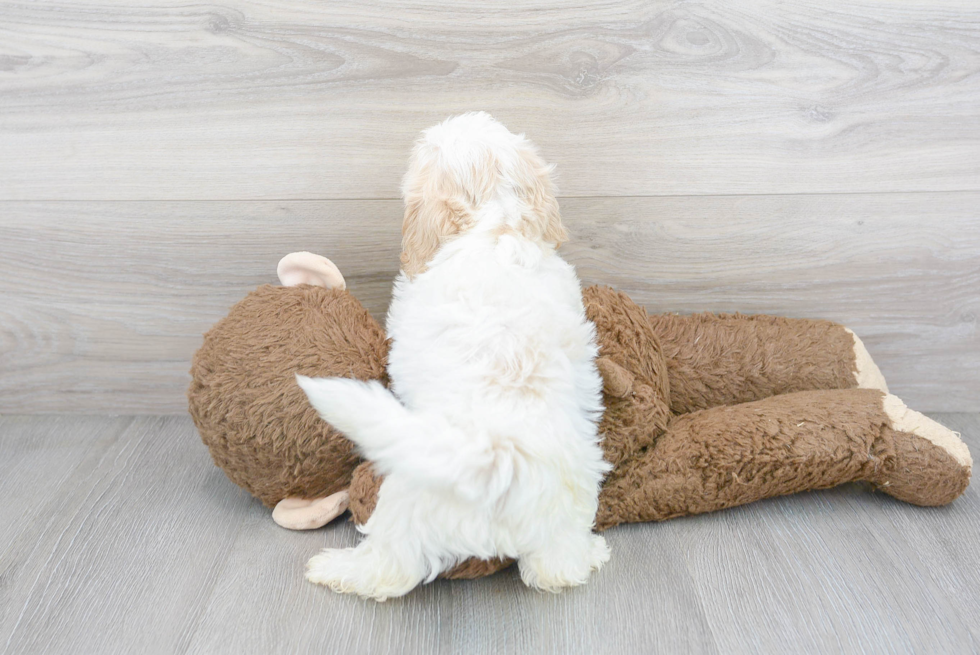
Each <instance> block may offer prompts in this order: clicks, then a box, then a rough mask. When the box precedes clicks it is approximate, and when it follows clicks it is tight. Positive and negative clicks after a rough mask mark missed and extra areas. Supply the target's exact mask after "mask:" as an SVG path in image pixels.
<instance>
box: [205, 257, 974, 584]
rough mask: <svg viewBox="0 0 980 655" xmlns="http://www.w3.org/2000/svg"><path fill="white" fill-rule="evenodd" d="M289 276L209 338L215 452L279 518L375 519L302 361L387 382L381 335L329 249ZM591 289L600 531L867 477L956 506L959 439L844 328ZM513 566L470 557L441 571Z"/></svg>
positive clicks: (923, 500) (369, 495)
mask: <svg viewBox="0 0 980 655" xmlns="http://www.w3.org/2000/svg"><path fill="white" fill-rule="evenodd" d="M279 274H280V279H281V280H282V282H283V284H285V285H287V286H283V287H273V286H263V287H260V288H259V289H257V290H256V291H254V292H253V293H251V294H250V295H249V296H248V297H246V298H245V299H244V300H243V301H241V302H240V303H239V304H237V305H236V306H235V307H233V308H232V310H231V312H230V313H229V315H228V316H227V317H226V318H224V319H222V320H221V321H220V322H219V323H218V324H217V325H215V326H214V328H212V329H211V331H209V332H208V333H207V334H206V335H205V340H204V345H203V346H202V347H201V349H200V350H199V351H198V352H197V354H196V355H195V357H194V362H193V366H192V370H191V374H192V377H193V382H192V384H191V387H190V389H189V391H188V398H189V404H190V413H191V416H192V417H193V418H194V421H195V423H196V424H197V426H198V429H199V430H200V432H201V436H202V438H203V440H204V442H205V443H206V444H207V445H208V448H209V449H210V451H211V454H212V457H213V458H214V460H215V463H216V464H218V466H219V467H221V468H222V469H223V470H224V471H225V472H226V473H227V474H228V477H229V478H231V479H232V481H234V482H235V483H236V484H238V485H240V486H242V487H244V488H245V489H246V490H248V491H249V492H250V493H252V494H253V495H255V496H256V497H258V498H259V499H260V500H261V501H262V502H263V503H265V504H266V505H267V506H270V507H271V506H276V510H275V511H274V513H273V516H274V518H275V519H276V521H277V522H278V523H280V525H283V526H285V527H290V528H293V529H306V528H312V527H319V526H321V525H324V524H325V523H327V522H328V521H330V520H331V519H333V518H334V517H336V516H337V515H339V514H341V513H342V512H343V511H344V509H345V508H346V507H347V504H348V499H349V505H350V510H351V513H352V515H353V517H354V520H355V521H356V522H357V523H358V524H363V523H364V522H365V521H366V520H367V518H368V517H369V516H370V514H371V512H372V510H373V508H374V503H375V501H376V497H377V490H378V488H379V486H380V484H381V480H380V479H378V478H376V477H375V476H374V475H373V474H372V471H371V469H370V464H369V463H366V462H365V463H362V464H360V466H357V464H358V462H359V460H358V458H357V456H356V454H355V453H353V452H352V446H351V444H350V442H349V441H347V440H346V439H345V438H344V437H343V436H342V435H341V434H340V433H338V432H337V431H335V430H333V429H332V428H331V427H330V426H328V425H327V424H325V423H324V422H323V421H321V420H320V419H319V418H318V416H317V414H316V412H315V410H313V408H312V407H311V406H310V405H309V403H308V402H307V401H306V398H305V396H304V395H303V393H302V391H301V390H300V389H299V387H298V386H297V384H296V382H295V374H296V373H300V374H303V375H308V376H312V377H326V376H338V375H342V376H349V377H354V378H358V379H362V380H368V379H378V380H382V381H386V377H385V359H386V354H387V341H386V338H385V335H384V331H383V330H382V328H381V327H380V326H379V325H378V324H377V322H376V321H374V320H373V319H372V318H371V316H370V314H368V312H367V311H366V310H365V309H364V308H363V306H361V304H360V303H358V302H357V300H355V299H354V298H353V296H351V295H350V294H349V293H348V292H347V291H346V290H345V285H344V282H343V277H342V276H341V275H340V272H339V271H338V270H337V269H336V267H335V266H333V264H332V263H330V262H329V260H326V259H323V258H320V257H317V256H315V255H311V254H309V253H294V254H292V255H289V256H287V257H286V258H284V259H283V261H282V262H280V266H279ZM291 285H298V286H291ZM584 300H585V306H586V312H587V314H588V317H589V319H590V320H592V321H593V322H594V323H595V324H596V329H597V334H598V338H599V345H600V356H599V359H598V360H597V365H598V367H599V370H600V372H601V373H602V376H603V380H604V392H605V394H604V400H605V405H606V410H605V413H604V415H603V418H602V423H601V425H600V433H601V434H602V435H603V450H604V454H605V457H606V459H607V460H608V461H609V462H610V463H611V464H613V467H614V468H613V471H612V472H611V473H610V474H609V476H608V477H607V479H606V481H605V483H604V486H603V489H602V491H601V494H600V497H599V511H598V514H597V516H596V528H597V529H598V530H605V529H607V528H609V527H612V526H614V525H618V524H620V523H624V522H637V521H659V520H664V519H668V518H672V517H675V516H682V515H687V514H698V513H701V512H706V511H711V510H715V509H721V508H724V507H732V506H735V505H740V504H743V503H748V502H752V501H754V500H759V499H762V498H768V497H771V496H778V495H783V494H789V493H795V492H798V491H804V490H810V489H821V488H827V487H832V486H835V485H838V484H842V483H845V482H854V481H866V482H869V483H871V484H872V485H874V486H875V487H876V488H878V489H880V490H882V491H884V492H885V493H888V494H890V495H892V496H894V497H895V498H898V499H900V500H903V501H906V502H910V503H914V504H917V505H942V504H945V503H949V502H951V501H952V500H953V499H955V498H956V497H957V496H959V495H960V494H961V493H962V492H963V491H964V490H965V489H966V487H967V485H968V484H969V480H970V474H971V469H972V461H971V458H970V453H969V451H968V449H967V447H966V445H965V444H964V443H963V442H962V441H961V440H960V439H959V436H958V435H957V434H956V433H954V432H952V431H951V430H948V429H947V428H945V427H943V426H942V425H940V424H938V423H936V422H935V421H932V420H931V419H929V418H927V417H925V416H923V415H921V414H919V413H917V412H914V411H912V410H909V409H908V408H906V407H905V405H904V404H903V403H902V401H901V400H899V399H898V398H896V397H895V396H892V395H889V394H888V393H887V388H886V387H885V382H884V379H883V378H882V376H881V374H880V372H879V371H878V368H877V366H875V364H874V362H873V361H872V360H871V357H870V356H869V355H868V353H867V351H866V350H865V348H864V346H863V344H862V343H861V341H860V340H859V339H858V338H857V336H855V335H854V334H853V333H852V332H851V331H849V330H847V329H846V328H844V327H842V326H840V325H836V324H834V323H830V322H828V321H813V320H800V319H784V318H776V317H769V316H741V315H738V314H736V315H720V316H715V315H711V314H699V315H693V316H678V315H673V314H663V315H655V316H649V315H648V314H647V313H646V312H645V311H644V310H643V309H642V308H641V307H639V306H637V305H636V304H635V303H633V302H632V301H631V300H630V299H629V297H627V296H626V295H625V294H623V293H619V292H616V291H614V290H612V289H609V288H603V287H589V288H587V289H585V291H584ZM355 467H356V470H355ZM508 564H509V562H506V561H492V562H484V561H479V560H468V561H466V562H463V563H462V564H460V565H459V566H457V567H456V568H455V569H453V570H451V571H448V572H446V573H444V574H443V576H444V577H456V578H460V577H476V576H479V575H485V574H487V573H491V572H493V571H494V570H497V569H499V568H502V567H504V566H506V565H508Z"/></svg>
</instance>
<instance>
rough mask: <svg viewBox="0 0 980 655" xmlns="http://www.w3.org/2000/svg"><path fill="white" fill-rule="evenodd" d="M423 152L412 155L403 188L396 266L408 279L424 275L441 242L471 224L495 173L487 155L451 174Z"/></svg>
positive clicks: (491, 190)
mask: <svg viewBox="0 0 980 655" xmlns="http://www.w3.org/2000/svg"><path fill="white" fill-rule="evenodd" d="M428 154H429V153H422V154H419V153H417V154H416V157H415V160H416V161H415V163H413V165H412V166H411V168H410V170H409V172H408V174H407V175H406V176H405V183H404V186H403V193H404V196H405V217H404V219H403V221H402V254H401V265H402V270H403V271H405V273H406V274H407V275H408V276H409V277H414V276H415V275H418V274H419V273H422V272H424V271H425V270H426V268H427V267H428V263H429V262H430V261H431V260H432V258H433V257H434V256H435V254H436V252H438V250H439V248H440V247H441V246H442V244H444V243H445V242H446V241H447V240H448V239H449V238H451V237H453V236H456V235H458V234H460V233H462V232H463V231H465V230H466V229H468V228H469V227H470V226H472V224H473V215H474V212H475V209H476V208H477V207H479V206H480V205H482V204H483V202H484V201H485V200H486V199H487V198H488V197H489V196H490V195H491V194H492V193H493V188H494V185H495V184H496V180H497V175H498V170H497V168H498V167H497V164H496V161H494V159H493V158H492V157H491V156H489V155H487V156H486V157H483V158H481V159H480V160H479V161H478V163H475V164H472V165H471V166H468V167H463V168H460V169H459V170H456V169H453V168H451V167H447V166H437V165H436V163H434V162H433V161H431V157H426V155H428Z"/></svg>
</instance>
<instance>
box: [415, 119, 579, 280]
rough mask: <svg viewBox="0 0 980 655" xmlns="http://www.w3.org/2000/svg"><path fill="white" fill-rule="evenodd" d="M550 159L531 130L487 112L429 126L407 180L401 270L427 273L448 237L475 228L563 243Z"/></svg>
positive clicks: (543, 242) (546, 243) (545, 242)
mask: <svg viewBox="0 0 980 655" xmlns="http://www.w3.org/2000/svg"><path fill="white" fill-rule="evenodd" d="M552 169H553V167H552V166H549V165H547V164H545V163H544V161H543V160H542V159H541V157H540V156H539V155H538V153H537V150H536V149H535V148H534V145H533V144H531V142H530V141H528V140H527V139H525V138H524V135H523V134H521V135H517V134H511V133H510V132H509V131H508V130H507V128H505V127H504V126H503V125H501V124H500V123H498V122H497V121H495V120H494V119H493V118H492V117H491V116H490V115H489V114H487V113H485V112H476V113H469V114H462V115H460V116H455V117H453V118H450V119H448V120H446V121H444V122H442V123H439V124H438V125H435V126H433V127H430V128H429V129H427V130H425V131H424V132H423V133H422V135H421V137H419V139H418V141H416V143H415V148H414V150H413V151H412V158H411V161H410V162H409V168H408V172H407V173H406V174H405V178H404V180H403V182H402V195H403V197H404V199H405V218H404V221H403V223H402V254H401V264H402V270H403V271H405V273H406V274H407V275H408V276H409V277H413V276H415V275H417V274H419V273H422V272H423V271H425V269H426V268H427V266H428V264H429V262H430V261H431V260H432V258H433V257H434V256H435V254H436V252H438V250H439V248H440V247H441V246H442V244H444V243H445V242H446V241H448V240H450V239H452V238H454V237H456V236H459V235H461V234H463V233H465V232H467V231H470V230H475V229H483V230H488V231H489V230H496V231H497V233H498V234H504V233H507V232H511V233H517V234H520V235H522V236H523V237H524V238H527V239H530V240H532V241H534V242H536V243H539V244H541V245H542V246H550V247H553V248H557V247H558V246H559V245H560V244H561V243H562V242H563V241H564V240H565V239H566V238H567V234H566V232H565V228H564V227H563V226H562V224H561V214H560V213H559V211H558V201H557V200H556V199H555V192H554V186H553V184H552V181H551V172H552Z"/></svg>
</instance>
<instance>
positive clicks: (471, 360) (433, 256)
mask: <svg viewBox="0 0 980 655" xmlns="http://www.w3.org/2000/svg"><path fill="white" fill-rule="evenodd" d="M550 171H551V169H550V167H549V166H547V165H546V164H545V163H544V162H543V161H542V160H541V159H540V157H539V156H538V155H537V153H536V151H535V150H534V147H533V146H532V145H531V144H530V142H528V141H527V140H526V139H525V138H524V137H523V136H519V135H514V134H511V133H510V132H508V131H507V130H506V129H505V128H504V127H503V126H502V125H500V124H499V123H497V122H496V121H494V120H493V119H492V118H491V117H490V116H489V115H487V114H483V113H478V114H465V115H463V116H458V117H456V118H453V119H450V120H448V121H446V122H444V123H441V124H439V125H437V126H435V127H433V128H430V129H429V130H426V132H425V133H424V134H423V135H422V138H421V139H420V140H419V141H418V143H417V144H416V146H415V150H414V153H413V155H412V162H411V166H410V168H409V171H408V174H407V175H406V177H405V181H404V195H405V205H406V208H405V220H404V226H403V234H404V238H403V253H402V266H403V271H402V274H401V275H400V276H399V278H398V280H397V281H396V283H395V288H394V293H393V298H392V303H391V308H390V310H389V315H388V326H387V327H388V334H389V336H390V337H391V339H392V345H391V350H390V355H389V360H388V372H389V376H390V378H391V383H392V391H393V392H394V393H392V391H389V390H387V389H385V388H384V387H383V386H381V385H380V384H378V383H377V382H373V383H362V382H357V381H353V380H348V379H342V378H330V379H323V380H312V379H309V378H299V379H298V380H299V383H300V385H301V386H302V387H303V389H304V390H305V391H306V393H307V396H308V397H309V398H310V401H311V402H312V404H313V406H314V407H316V409H317V410H318V411H319V412H320V415H321V416H322V417H323V418H324V419H325V420H327V421H328V422H330V423H331V424H332V425H333V426H334V427H336V428H337V429H339V430H340V431H342V432H343V433H344V434H346V435H347V436H348V437H349V438H350V439H351V440H352V441H354V443H355V444H356V445H357V446H358V448H359V450H360V452H361V453H362V454H363V455H364V456H365V457H367V458H368V459H370V460H371V461H372V463H373V465H374V466H375V468H376V469H377V470H378V471H379V472H380V473H382V474H384V475H385V481H384V483H383V484H382V486H381V489H380V491H379V494H378V504H377V507H376V509H375V511H374V513H373V514H372V515H371V518H370V519H369V520H368V521H367V523H366V524H365V525H364V526H363V532H364V533H365V538H364V540H363V541H362V542H361V543H360V544H359V545H358V546H357V547H356V548H353V549H346V550H325V551H324V552H323V553H321V554H320V555H318V556H316V557H314V558H312V559H311V560H310V562H309V565H308V568H307V577H308V578H309V579H310V580H311V581H313V582H317V583H320V584H324V585H328V586H329V587H331V588H332V589H334V590H336V591H340V592H346V593H356V594H359V595H362V596H367V597H371V598H375V599H377V600H384V599H385V598H389V597H392V596H400V595H403V594H405V593H408V592H409V591H410V590H411V589H412V588H414V587H415V586H416V585H418V584H419V583H422V582H428V581H431V580H433V579H434V578H435V577H436V576H437V575H438V574H439V573H440V572H441V571H444V570H446V569H448V568H451V567H452V566H454V565H455V564H456V563H458V562H460V561H462V560H464V559H466V558H468V557H478V558H483V559H490V558H494V557H511V558H516V559H517V560H518V565H519V567H520V571H521V577H522V579H523V580H524V582H525V583H527V584H528V585H529V586H531V587H535V588H538V589H543V590H548V591H557V590H559V589H561V588H562V587H567V586H572V585H579V584H583V583H585V582H586V580H587V579H588V577H589V575H590V573H591V571H593V570H596V569H598V568H599V567H600V566H601V565H602V564H603V562H605V561H606V560H607V559H608V558H609V549H608V547H607V546H606V543H605V541H604V540H603V539H602V537H600V536H598V535H595V534H593V533H592V527H593V523H594V521H595V513H596V509H597V507H598V494H599V487H600V484H601V482H602V479H603V476H604V474H605V473H606V472H607V471H608V469H609V466H608V464H607V463H606V462H605V461H603V459H602V451H601V449H600V447H599V444H598V434H597V428H596V424H597V421H598V419H599V417H600V415H601V412H602V399H601V388H602V381H601V379H600V377H599V374H598V371H597V369H596V364H595V357H596V354H597V346H596V341H595V326H594V325H593V324H592V323H591V322H590V321H588V320H587V319H586V317H585V310H584V307H583V304H582V292H581V288H580V285H579V281H578V278H577V277H576V275H575V271H574V269H573V268H572V267H571V266H569V265H568V264H567V263H566V262H565V261H564V260H562V259H561V257H559V256H558V254H557V253H556V249H557V247H558V245H559V243H560V242H561V241H562V240H563V239H564V238H565V230H564V228H563V227H562V225H561V218H560V215H559V212H558V204H557V201H556V200H555V197H554V192H553V189H552V185H551V180H550V177H549V174H550Z"/></svg>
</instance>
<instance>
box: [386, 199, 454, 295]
mask: <svg viewBox="0 0 980 655" xmlns="http://www.w3.org/2000/svg"><path fill="white" fill-rule="evenodd" d="M464 223H465V208H464V207H462V206H460V205H459V204H458V203H456V202H453V201H452V199H448V198H434V199H433V198H425V197H424V196H422V195H419V196H418V197H411V196H406V198H405V218H404V220H403V221H402V254H401V265H402V270H403V271H405V273H406V274H407V275H408V276H409V277H415V276H416V275H418V274H419V273H424V272H425V270H426V268H428V264H429V262H430V261H431V260H432V258H433V257H435V254H436V252H438V250H439V247H440V246H441V245H442V244H443V242H444V241H445V240H446V239H447V238H449V237H451V236H453V235H456V234H459V233H460V232H461V231H462V229H463V225H464Z"/></svg>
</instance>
